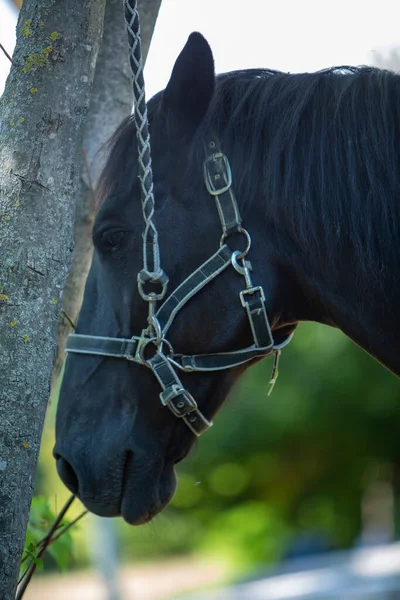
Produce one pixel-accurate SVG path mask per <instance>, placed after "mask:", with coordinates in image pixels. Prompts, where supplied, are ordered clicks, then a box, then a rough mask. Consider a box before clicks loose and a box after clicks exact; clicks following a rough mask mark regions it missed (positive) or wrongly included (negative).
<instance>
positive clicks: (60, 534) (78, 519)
mask: <svg viewBox="0 0 400 600" xmlns="http://www.w3.org/2000/svg"><path fill="white" fill-rule="evenodd" d="M88 512H89V511H87V510H84V511H83V512H81V514H80V515H79V516H78V517H76V519H74V520H73V521H71V523H68V525H66V526H65V527H64V528H63V529H61V531H60V532H59V533H57V535H55V536H54V537H52V538H51V540H50V543H51V544H52V543H53V542H56V541H57V540H58V538H60V537H61V536H62V535H64V533H66V532H67V531H68V529H70V528H71V527H72V526H73V525H76V523H77V522H78V521H80V520H81V519H82V517H84V516H85V515H87V514H88Z"/></svg>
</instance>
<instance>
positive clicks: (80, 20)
mask: <svg viewBox="0 0 400 600" xmlns="http://www.w3.org/2000/svg"><path fill="white" fill-rule="evenodd" d="M104 4H105V2H104V0H64V2H55V1H54V0H24V3H23V8H22V10H21V13H20V17H19V22H18V27H17V46H16V49H15V52H14V56H13V66H12V69H11V72H10V76H9V78H8V80H7V84H6V88H5V91H4V94H3V96H2V98H1V104H0V115H1V130H0V144H1V148H0V153H1V160H0V294H1V295H0V319H1V321H0V327H1V339H0V597H1V599H2V600H13V598H14V596H15V589H16V581H17V576H18V567H19V561H20V557H21V552H22V548H23V543H24V536H25V528H26V523H27V519H28V513H29V506H30V501H31V496H32V491H33V485H34V479H35V469H36V462H37V456H38V452H39V444H40V436H41V431H42V426H43V420H44V415H45V410H46V404H47V399H48V394H49V383H50V380H51V372H52V366H53V356H54V350H55V333H56V327H57V322H58V318H59V311H60V305H61V302H60V301H61V292H62V289H63V287H64V284H65V280H66V276H67V272H68V267H69V265H70V259H71V254H72V246H73V219H74V200H75V197H76V193H77V189H78V183H79V173H80V164H81V148H82V135H83V124H84V121H85V118H86V114H87V112H88V108H89V100H90V92H91V85H92V80H93V77H94V68H95V64H96V59H97V53H98V48H99V43H100V40H101V31H102V23H103V17H104Z"/></svg>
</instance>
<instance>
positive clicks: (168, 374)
mask: <svg viewBox="0 0 400 600" xmlns="http://www.w3.org/2000/svg"><path fill="white" fill-rule="evenodd" d="M215 140H216V138H215V139H212V140H210V141H209V143H208V144H207V146H206V159H205V161H204V181H205V185H206V188H207V190H208V192H209V194H211V195H212V196H214V198H215V202H216V205H217V209H218V214H219V217H220V220H221V225H222V236H221V240H220V248H219V250H218V251H217V252H215V254H213V255H212V256H211V257H210V258H209V259H208V260H206V261H205V262H204V263H203V264H201V265H200V266H199V267H198V268H197V269H196V270H195V271H194V272H193V273H192V274H191V275H189V276H188V277H187V278H186V279H185V280H184V281H183V283H181V284H180V285H179V286H178V287H177V288H176V289H175V290H174V291H173V292H172V293H171V294H170V295H169V296H168V297H167V299H166V300H165V301H164V302H163V304H162V305H161V306H160V308H159V309H158V310H157V311H156V312H155V301H154V299H155V297H156V296H155V295H154V294H145V293H144V291H143V288H142V284H143V283H145V282H143V281H142V280H141V279H140V278H139V276H138V281H139V292H140V294H141V296H142V297H143V298H144V299H145V300H147V301H148V302H149V317H148V327H147V328H146V329H144V330H143V331H142V333H141V335H140V336H135V335H134V336H132V337H131V338H112V337H101V336H96V335H81V334H76V333H72V334H70V335H69V337H68V342H67V346H66V352H72V353H76V354H92V355H99V356H110V357H114V358H124V359H126V360H130V361H133V362H136V363H139V364H141V365H144V366H146V367H149V368H150V369H151V370H152V371H153V373H154V375H155V377H156V379H157V380H158V382H159V383H160V385H161V388H162V392H161V393H160V400H161V403H162V404H163V405H164V406H168V408H169V409H170V410H171V412H172V413H173V414H174V415H175V416H176V417H179V418H181V419H183V421H184V422H185V423H186V425H187V426H188V427H189V429H191V431H192V432H193V433H194V434H196V435H197V436H199V435H200V434H201V433H203V432H204V431H206V430H207V429H209V428H210V427H211V425H212V422H211V421H208V420H207V419H206V417H205V416H204V415H203V414H202V413H201V411H200V410H199V408H198V406H197V403H196V401H195V399H194V398H193V396H192V395H191V394H190V393H189V392H188V391H187V390H186V389H185V388H184V387H183V385H182V383H181V381H180V379H179V376H178V374H177V369H178V370H181V371H184V372H185V373H190V372H193V371H205V372H209V371H218V370H222V369H230V368H233V367H236V366H238V365H241V364H243V363H245V362H248V361H251V360H253V359H254V358H261V357H267V356H271V355H272V354H274V355H275V360H274V365H273V371H272V376H271V380H270V384H271V385H273V384H274V383H275V380H276V375H277V366H278V358H279V354H280V351H281V349H282V348H283V347H284V346H286V345H287V344H288V343H289V342H290V340H291V339H292V337H293V334H291V335H289V336H288V337H287V338H286V339H285V340H284V341H283V342H282V343H281V344H275V343H274V339H273V337H272V333H271V328H270V325H269V321H268V316H267V311H266V307H265V294H264V290H263V288H262V287H261V286H257V285H256V286H254V285H253V283H252V279H251V270H252V266H251V263H250V262H249V261H248V260H246V255H247V254H248V252H249V250H250V246H251V238H250V235H249V233H248V232H247V231H246V230H245V229H244V228H243V227H242V225H241V222H242V220H241V216H240V213H239V208H238V205H237V202H236V198H235V195H234V192H233V189H232V173H231V169H230V165H229V161H228V158H227V157H226V156H225V154H223V153H222V152H221V151H219V150H218V151H217V142H216V141H215ZM235 232H238V233H241V234H243V236H244V237H245V239H246V248H245V249H244V250H243V251H239V250H236V251H232V250H231V249H230V248H229V246H228V245H227V244H225V243H224V242H225V240H226V238H228V237H229V236H230V235H231V234H232V233H235ZM229 266H232V267H233V268H234V269H235V271H236V272H237V273H238V274H239V275H241V276H243V277H244V280H245V288H244V289H243V290H242V291H241V292H240V294H239V297H240V301H241V304H242V306H243V308H244V309H245V310H246V313H247V317H248V319H249V325H250V328H251V331H252V334H253V341H254V343H253V345H251V346H249V347H247V348H243V349H242V350H234V351H232V352H218V353H213V354H194V355H183V354H176V353H175V352H174V350H173V348H172V346H171V344H170V343H169V342H168V340H167V339H166V334H167V331H168V329H169V328H170V326H171V325H172V323H173V321H174V319H175V317H176V315H177V314H178V312H179V311H180V310H181V308H182V307H183V306H184V305H185V304H186V302H188V300H190V299H191V298H192V297H193V296H194V295H195V294H196V293H197V292H198V291H200V290H201V289H202V288H203V287H204V286H206V285H207V284H208V283H210V281H212V280H213V279H214V278H215V277H217V275H219V274H220V273H222V272H223V271H224V270H225V269H227V268H228V267H229ZM163 290H165V287H163ZM162 295H164V292H163V293H162ZM162 295H159V296H158V298H160V297H162ZM149 346H153V348H152V355H151V356H150V357H149V358H146V354H148V352H149V350H148V347H149Z"/></svg>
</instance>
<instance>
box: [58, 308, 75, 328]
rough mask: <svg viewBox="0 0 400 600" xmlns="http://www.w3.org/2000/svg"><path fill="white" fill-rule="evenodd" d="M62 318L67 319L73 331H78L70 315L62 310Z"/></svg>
mask: <svg viewBox="0 0 400 600" xmlns="http://www.w3.org/2000/svg"><path fill="white" fill-rule="evenodd" d="M61 316H62V317H63V319H65V320H66V321H67V323H68V324H69V325H70V326H71V327H72V329H73V330H74V331H75V329H76V325H75V324H74V323H73V322H72V319H71V317H70V316H69V315H68V313H67V312H66V311H65V310H64V309H63V308H62V309H61Z"/></svg>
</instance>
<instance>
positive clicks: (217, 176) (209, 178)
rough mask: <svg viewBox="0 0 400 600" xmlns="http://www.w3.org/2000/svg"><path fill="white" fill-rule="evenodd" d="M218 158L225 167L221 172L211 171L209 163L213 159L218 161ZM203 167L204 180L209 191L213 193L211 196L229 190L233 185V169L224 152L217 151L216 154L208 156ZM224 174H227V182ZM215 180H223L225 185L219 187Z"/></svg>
mask: <svg viewBox="0 0 400 600" xmlns="http://www.w3.org/2000/svg"><path fill="white" fill-rule="evenodd" d="M217 160H222V166H223V168H222V169H221V171H220V172H215V173H211V172H210V169H209V167H208V163H210V162H212V161H214V162H217ZM203 169H204V182H205V184H206V188H207V191H208V193H209V194H211V196H218V195H219V194H223V193H224V192H227V191H228V190H229V188H230V187H231V185H232V171H231V166H230V164H229V160H228V158H227V157H226V156H225V154H223V153H222V152H215V153H214V154H211V156H207V158H206V159H205V161H204V164H203ZM223 176H225V179H226V183H224V181H223V179H224V177H223ZM221 180H222V181H221ZM215 181H221V183H222V184H223V185H222V186H221V187H219V188H218V187H216V186H215Z"/></svg>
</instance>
